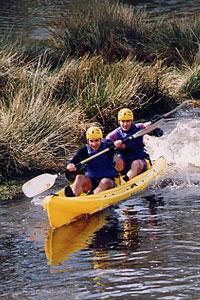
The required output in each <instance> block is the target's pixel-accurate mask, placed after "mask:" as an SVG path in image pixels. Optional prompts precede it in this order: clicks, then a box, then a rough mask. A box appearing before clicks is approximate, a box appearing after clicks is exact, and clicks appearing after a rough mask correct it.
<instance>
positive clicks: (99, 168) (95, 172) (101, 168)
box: [85, 140, 115, 179]
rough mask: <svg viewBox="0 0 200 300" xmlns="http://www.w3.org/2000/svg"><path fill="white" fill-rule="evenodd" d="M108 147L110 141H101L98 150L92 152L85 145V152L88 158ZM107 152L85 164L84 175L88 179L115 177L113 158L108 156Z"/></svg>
mask: <svg viewBox="0 0 200 300" xmlns="http://www.w3.org/2000/svg"><path fill="white" fill-rule="evenodd" d="M109 145H110V141H107V140H105V141H102V142H101V146H100V147H99V149H98V150H93V149H92V148H91V147H90V146H89V145H87V151H88V155H89V157H90V156H92V155H94V154H96V153H98V152H100V151H102V150H104V149H106V148H108V146H109ZM109 152H110V151H108V152H107V153H105V154H102V155H100V156H98V157H96V158H94V159H93V160H91V161H89V162H88V163H87V167H86V172H85V175H86V176H88V177H90V178H97V179H101V178H112V177H114V176H115V168H114V161H113V156H112V155H110V153H109Z"/></svg>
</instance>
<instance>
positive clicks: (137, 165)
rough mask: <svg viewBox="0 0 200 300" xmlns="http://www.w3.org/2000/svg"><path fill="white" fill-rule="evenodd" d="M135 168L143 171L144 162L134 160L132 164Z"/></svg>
mask: <svg viewBox="0 0 200 300" xmlns="http://www.w3.org/2000/svg"><path fill="white" fill-rule="evenodd" d="M131 168H132V169H133V170H138V171H142V170H143V168H144V163H143V161H141V160H134V161H133V162H132V164H131Z"/></svg>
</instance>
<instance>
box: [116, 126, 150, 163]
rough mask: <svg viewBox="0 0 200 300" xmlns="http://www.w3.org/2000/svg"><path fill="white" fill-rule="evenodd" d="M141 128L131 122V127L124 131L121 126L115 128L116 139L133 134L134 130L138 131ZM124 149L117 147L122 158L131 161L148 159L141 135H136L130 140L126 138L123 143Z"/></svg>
mask: <svg viewBox="0 0 200 300" xmlns="http://www.w3.org/2000/svg"><path fill="white" fill-rule="evenodd" d="M140 130H141V128H138V127H137V126H136V125H135V124H132V126H131V128H130V129H129V130H128V131H124V130H123V129H122V128H121V127H118V128H117V129H116V133H117V136H118V139H119V140H121V139H124V138H127V137H128V136H130V135H133V134H135V133H136V132H138V131H140ZM125 145H126V147H125V149H123V150H122V149H119V153H120V155H121V156H122V157H123V159H125V160H128V161H133V160H136V159H149V154H148V153H147V152H146V150H145V148H144V143H143V137H142V136H141V137H137V138H135V139H132V140H128V141H127V142H126V143H125Z"/></svg>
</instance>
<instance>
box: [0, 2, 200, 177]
mask: <svg viewBox="0 0 200 300" xmlns="http://www.w3.org/2000/svg"><path fill="white" fill-rule="evenodd" d="M90 3H91V2H90ZM93 3H94V1H93ZM156 22H157V21H156ZM162 22H163V23H152V22H150V20H149V18H148V16H147V14H146V13H145V12H144V11H136V10H134V9H131V8H130V7H128V6H123V5H122V4H117V5H116V4H112V3H110V1H107V0H103V1H101V2H98V5H97V6H96V7H93V6H91V7H86V8H85V10H83V11H81V12H80V13H79V14H78V15H77V16H76V17H73V18H71V19H70V20H67V21H66V20H65V19H62V20H60V22H59V23H57V24H54V28H52V36H51V39H50V40H49V41H48V47H49V50H48V51H46V46H45V48H44V51H42V50H41V48H38V52H37V47H36V48H35V49H34V51H33V52H34V53H33V52H32V48H31V49H28V48H27V49H26V46H25V48H23V51H20V50H19V49H20V48H19V47H18V46H16V44H13V45H12V46H6V45H4V44H0V54H1V55H0V173H3V176H5V177H8V176H13V175H16V174H17V175H18V174H27V172H29V171H38V170H43V171H44V170H49V169H51V170H59V169H60V168H62V167H64V163H65V160H66V159H68V158H69V157H70V156H71V155H72V153H73V152H74V151H75V150H76V149H77V148H78V147H79V146H80V144H81V143H82V142H84V135H85V129H86V128H87V127H88V126H89V124H91V123H96V122H98V123H100V124H101V125H102V126H103V127H104V132H105V133H107V132H108V131H109V130H111V129H113V128H114V127H115V126H116V125H117V124H116V116H117V112H118V110H119V109H120V108H122V107H129V108H131V109H132V110H133V111H134V113H135V116H136V119H137V118H140V117H144V116H145V117H147V118H150V117H151V115H152V114H154V113H155V112H159V111H165V110H166V109H168V108H169V107H170V106H171V104H174V103H176V102H177V101H180V99H182V98H183V97H193V98H196V99H199V96H200V94H199V90H200V88H199V87H200V71H199V36H200V35H199V30H200V29H199V28H200V23H199V20H197V19H195V20H194V21H193V22H192V21H188V22H189V23H187V24H185V23H184V22H183V21H177V20H176V21H162ZM45 45H46V44H45ZM28 50H29V51H28ZM41 53H42V55H41ZM39 54H40V55H39Z"/></svg>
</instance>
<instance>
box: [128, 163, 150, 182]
mask: <svg viewBox="0 0 200 300" xmlns="http://www.w3.org/2000/svg"><path fill="white" fill-rule="evenodd" d="M149 167H150V162H149V160H147V159H137V160H134V161H133V162H132V163H131V169H130V170H129V171H128V172H127V174H126V175H125V176H124V178H123V179H124V180H125V181H128V180H130V179H132V178H134V177H135V176H137V175H139V174H141V173H142V172H144V171H146V170H147V169H149Z"/></svg>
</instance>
